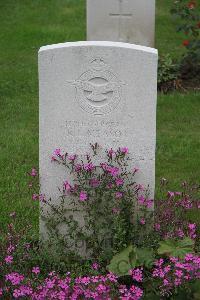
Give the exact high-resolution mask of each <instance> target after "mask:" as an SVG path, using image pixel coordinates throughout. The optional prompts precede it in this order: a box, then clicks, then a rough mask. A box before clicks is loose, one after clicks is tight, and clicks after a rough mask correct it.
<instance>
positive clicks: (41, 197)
mask: <svg viewBox="0 0 200 300" xmlns="http://www.w3.org/2000/svg"><path fill="white" fill-rule="evenodd" d="M39 200H40V201H41V202H45V195H44V194H40V195H39Z"/></svg>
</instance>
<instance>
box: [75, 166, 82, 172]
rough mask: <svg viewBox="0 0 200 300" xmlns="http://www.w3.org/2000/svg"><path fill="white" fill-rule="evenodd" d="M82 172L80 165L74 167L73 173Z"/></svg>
mask: <svg viewBox="0 0 200 300" xmlns="http://www.w3.org/2000/svg"><path fill="white" fill-rule="evenodd" d="M81 170H82V166H81V165H80V164H78V165H76V166H75V171H76V172H77V173H78V172H80V171H81Z"/></svg>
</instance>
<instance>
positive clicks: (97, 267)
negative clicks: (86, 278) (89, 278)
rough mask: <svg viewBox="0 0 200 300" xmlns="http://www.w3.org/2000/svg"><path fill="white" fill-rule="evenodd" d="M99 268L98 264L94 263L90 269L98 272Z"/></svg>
mask: <svg viewBox="0 0 200 300" xmlns="http://www.w3.org/2000/svg"><path fill="white" fill-rule="evenodd" d="M99 267H100V266H99V264H98V263H96V262H94V263H93V264H92V269H93V270H98V269H99Z"/></svg>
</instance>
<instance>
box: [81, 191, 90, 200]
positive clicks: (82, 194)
mask: <svg viewBox="0 0 200 300" xmlns="http://www.w3.org/2000/svg"><path fill="white" fill-rule="evenodd" d="M79 199H80V201H82V202H84V201H86V200H87V199H88V195H87V193H86V192H84V191H81V192H80V196H79Z"/></svg>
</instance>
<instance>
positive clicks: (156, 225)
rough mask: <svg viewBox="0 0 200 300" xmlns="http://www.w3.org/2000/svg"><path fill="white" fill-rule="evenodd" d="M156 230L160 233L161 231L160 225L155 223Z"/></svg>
mask: <svg viewBox="0 0 200 300" xmlns="http://www.w3.org/2000/svg"><path fill="white" fill-rule="evenodd" d="M154 228H155V231H159V230H160V224H158V223H155V225H154Z"/></svg>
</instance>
